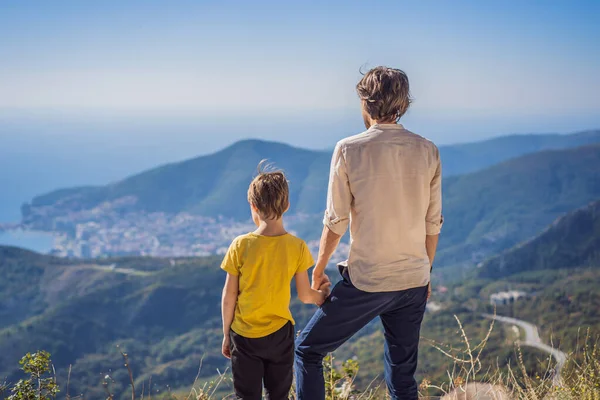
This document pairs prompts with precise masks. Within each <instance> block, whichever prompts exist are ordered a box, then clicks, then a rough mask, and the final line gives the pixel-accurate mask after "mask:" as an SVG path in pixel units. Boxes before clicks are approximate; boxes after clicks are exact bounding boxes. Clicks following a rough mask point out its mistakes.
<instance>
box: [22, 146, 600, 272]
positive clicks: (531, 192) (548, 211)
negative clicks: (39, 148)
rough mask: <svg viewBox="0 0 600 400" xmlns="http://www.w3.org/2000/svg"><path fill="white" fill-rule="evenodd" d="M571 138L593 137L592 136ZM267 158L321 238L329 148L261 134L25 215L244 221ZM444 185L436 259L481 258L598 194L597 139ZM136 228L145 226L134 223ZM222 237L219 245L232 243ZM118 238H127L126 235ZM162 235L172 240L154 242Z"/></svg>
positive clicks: (46, 221)
mask: <svg viewBox="0 0 600 400" xmlns="http://www.w3.org/2000/svg"><path fill="white" fill-rule="evenodd" d="M573 137H574V138H577V140H581V138H586V140H587V139H589V138H590V137H594V135H592V134H578V135H574V136H573ZM599 137H600V136H599ZM519 140H520V139H519ZM555 143H556V142H555ZM264 158H267V159H270V160H271V161H273V162H274V163H275V164H276V165H277V166H279V167H281V168H283V169H284V170H285V171H286V172H287V174H288V177H289V179H290V181H291V202H292V208H291V211H290V214H298V213H301V214H305V215H306V217H305V218H303V219H301V221H300V222H296V223H295V225H294V226H292V229H293V230H294V231H296V232H297V233H298V234H299V235H301V236H302V237H303V238H305V239H307V240H311V239H316V238H317V237H318V235H319V233H320V230H321V229H320V222H319V220H320V215H321V212H322V208H323V207H324V199H325V196H326V190H327V189H326V188H327V179H328V168H329V158H330V155H329V153H328V152H315V151H309V150H301V149H296V148H293V147H290V146H287V145H283V144H278V143H270V142H261V141H255V140H251V141H244V142H239V143H237V144H235V145H233V146H231V147H229V148H227V149H225V150H222V151H221V152H218V153H215V154H213V155H210V156H204V157H199V158H196V159H193V160H188V161H184V162H181V163H176V164H170V165H167V166H163V167H159V168H156V169H154V170H151V171H148V172H145V173H142V174H139V175H136V176H133V177H131V178H127V179H125V180H123V181H120V182H117V183H115V184H111V185H108V186H103V187H87V188H74V189H63V190H59V191H56V192H53V193H50V194H48V195H44V196H40V197H37V198H35V199H34V200H33V201H32V203H31V204H30V205H25V206H24V207H23V222H24V224H25V225H26V226H29V227H31V228H34V229H42V230H58V231H61V230H63V231H65V232H68V233H69V234H71V235H73V236H74V235H75V234H76V231H77V229H78V228H77V224H79V223H80V222H79V221H81V219H80V220H77V219H76V218H77V217H78V216H79V217H80V216H81V215H86V216H87V215H89V216H91V217H94V218H96V217H98V218H99V220H98V222H100V223H103V224H106V221H108V220H109V219H108V218H109V216H108V215H107V216H106V218H105V219H104V220H103V219H102V218H104V217H103V216H102V215H101V213H102V212H103V211H102V210H103V209H104V208H109V209H110V210H111V211H115V212H113V213H112V214H111V215H110V218H111V219H110V221H111V222H110V223H111V224H112V223H114V222H112V221H120V218H121V216H120V215H125V214H126V213H127V212H128V210H135V211H138V212H139V211H143V212H152V211H163V212H167V213H176V212H179V211H187V212H190V213H195V214H200V215H208V216H217V215H223V216H227V217H231V218H234V219H238V220H245V219H247V218H248V205H247V200H246V191H247V185H248V182H249V181H250V180H251V178H252V175H253V173H254V172H255V171H256V165H257V164H258V162H259V161H260V160H261V159H264ZM443 190H444V215H445V218H446V224H445V227H444V229H443V233H442V236H441V239H440V247H439V255H438V265H458V264H464V263H467V264H474V263H478V262H480V261H481V260H483V259H485V258H486V257H487V256H489V255H492V254H496V253H498V252H500V251H503V250H505V249H508V248H510V247H512V246H514V245H516V244H517V243H519V242H521V241H523V240H526V239H528V238H530V237H532V236H534V235H535V234H537V233H538V232H539V231H540V230H541V229H543V228H544V227H545V226H547V225H548V224H550V223H551V222H552V221H553V220H554V219H556V218H557V217H558V216H560V215H562V214H564V213H566V212H569V211H571V210H574V209H576V208H578V207H581V206H584V205H585V204H587V203H589V202H590V201H593V200H595V199H597V198H599V197H600V145H597V144H592V145H587V146H583V147H577V148H568V149H560V150H545V151H541V152H537V153H532V154H526V155H524V156H520V157H518V158H514V159H511V160H508V161H504V162H502V163H500V164H497V165H494V166H491V167H488V168H485V169H483V170H479V171H477V172H473V173H470V174H465V175H459V176H450V177H446V178H445V179H444V182H443ZM109 202H110V203H109ZM92 208H94V209H93V210H92ZM98 213H100V214H98ZM120 213H122V214H120ZM86 218H88V217H86ZM121 219H122V218H121ZM129 225H130V226H133V227H135V226H138V225H137V222H136V221H129ZM132 229H133V228H132ZM86 234H87V233H86ZM152 234H155V233H152ZM177 234H182V233H181V232H178V233H177ZM157 235H160V234H157ZM187 236H189V234H188V235H187ZM222 236H223V235H222ZM225 236H226V235H225ZM225 236H223V238H221V239H222V241H223V243H218V244H217V246H225V245H226V244H225V242H227V241H229V240H231V238H230V237H225ZM221 239H219V240H221ZM111 240H119V241H122V240H125V236H123V237H120V236H119V237H116V238H114V239H111ZM165 240H168V237H164V236H163V237H161V238H160V240H159V239H157V241H159V242H163V243H164V242H165ZM199 240H203V239H199Z"/></svg>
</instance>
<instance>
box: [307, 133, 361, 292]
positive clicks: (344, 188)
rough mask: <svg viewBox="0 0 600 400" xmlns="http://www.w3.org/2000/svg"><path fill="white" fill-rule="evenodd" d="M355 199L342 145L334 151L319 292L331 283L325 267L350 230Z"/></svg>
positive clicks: (315, 284) (316, 278)
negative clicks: (323, 285)
mask: <svg viewBox="0 0 600 400" xmlns="http://www.w3.org/2000/svg"><path fill="white" fill-rule="evenodd" d="M352 200H353V196H352V193H351V192H350V182H349V179H348V171H347V169H346V159H345V156H344V151H343V148H342V145H341V144H340V143H338V144H337V146H335V150H334V151H333V156H332V158H331V167H330V169H329V186H328V189H327V209H326V210H325V217H324V218H323V225H324V227H323V233H322V234H321V243H320V245H319V256H318V258H317V263H316V265H315V269H314V270H313V280H312V287H313V289H318V288H319V287H320V286H321V284H323V283H326V282H329V278H328V277H327V275H325V267H327V264H328V263H329V260H330V259H331V256H332V255H333V252H334V251H335V249H336V248H337V246H338V244H339V243H340V239H341V238H342V236H344V233H345V232H346V230H347V229H348V224H349V222H350V209H351V208H352Z"/></svg>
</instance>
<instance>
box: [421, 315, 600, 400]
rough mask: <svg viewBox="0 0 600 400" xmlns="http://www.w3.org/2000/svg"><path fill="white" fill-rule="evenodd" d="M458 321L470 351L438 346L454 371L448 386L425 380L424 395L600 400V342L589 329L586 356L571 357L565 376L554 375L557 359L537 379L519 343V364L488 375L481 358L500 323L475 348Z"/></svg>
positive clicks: (454, 399) (450, 399)
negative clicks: (527, 365) (526, 362)
mask: <svg viewBox="0 0 600 400" xmlns="http://www.w3.org/2000/svg"><path fill="white" fill-rule="evenodd" d="M455 318H456V321H457V324H458V327H459V331H460V333H461V338H462V341H463V344H464V349H459V350H456V349H452V348H449V349H444V348H443V347H444V345H441V344H439V343H435V342H433V344H432V345H433V347H435V348H436V349H437V350H438V351H440V352H441V353H442V354H444V355H446V356H447V357H448V358H449V359H450V360H452V368H451V369H450V370H448V371H447V376H448V380H447V381H446V382H442V383H439V384H434V383H432V382H429V381H428V380H424V381H423V382H422V383H421V385H420V389H421V392H425V393H427V392H428V391H429V389H435V390H436V391H439V392H441V393H443V396H442V399H443V400H475V399H479V400H488V399H489V400H504V399H506V400H509V399H510V400H563V399H564V400H600V348H599V338H598V337H597V338H595V339H594V338H592V337H591V335H590V332H589V330H588V331H587V334H586V336H585V338H584V340H583V346H582V347H581V349H580V350H579V351H580V353H579V354H578V353H577V352H576V353H572V354H570V356H569V357H568V359H567V364H566V365H565V368H563V371H562V373H561V375H560V376H555V375H554V372H555V371H554V359H553V358H551V357H549V358H548V363H547V365H545V373H543V374H540V375H535V376H531V374H529V373H528V372H527V369H526V367H525V362H524V360H523V353H522V351H521V347H520V346H519V344H518V342H517V343H515V352H516V354H517V365H515V366H511V365H506V366H500V365H497V366H496V367H495V368H494V369H491V370H486V371H482V368H481V365H482V363H481V358H480V357H481V353H482V350H483V349H484V348H485V345H486V343H487V341H488V340H489V337H490V335H491V333H492V330H493V328H494V320H492V322H491V323H490V327H489V329H488V332H487V334H486V336H485V337H484V339H483V340H482V341H481V342H480V343H479V344H477V345H473V344H472V343H471V342H470V340H469V338H468V336H467V334H466V333H465V330H464V329H463V326H462V323H461V322H460V320H459V319H458V317H456V316H455ZM578 347H579V346H578ZM578 360H579V361H578ZM503 367H504V368H503Z"/></svg>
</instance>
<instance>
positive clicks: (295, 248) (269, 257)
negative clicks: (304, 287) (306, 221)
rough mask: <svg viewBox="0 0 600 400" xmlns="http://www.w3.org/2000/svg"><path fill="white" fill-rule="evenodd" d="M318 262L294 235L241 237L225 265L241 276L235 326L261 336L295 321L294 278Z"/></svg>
mask: <svg viewBox="0 0 600 400" xmlns="http://www.w3.org/2000/svg"><path fill="white" fill-rule="evenodd" d="M313 264H314V261H313V258H312V255H311V254H310V251H309V249H308V246H307V245H306V243H305V242H304V241H303V240H302V239H299V238H297V237H295V236H294V235H291V234H289V233H288V234H285V235H281V236H261V235H257V234H255V233H248V234H246V235H242V236H239V237H237V238H236V239H235V240H234V241H233V243H231V246H230V247H229V250H228V251H227V254H226V255H225V258H224V259H223V263H222V264H221V268H222V269H223V270H225V271H226V272H227V273H229V274H231V275H235V276H239V294H238V299H237V305H236V307H235V316H234V318H233V323H232V325H231V329H232V330H233V331H234V332H235V333H237V334H238V335H241V336H244V337H247V338H259V337H264V336H267V335H270V334H272V333H275V332H277V331H278V330H279V329H281V328H282V327H283V326H284V325H285V324H287V323H288V321H291V322H292V323H294V319H293V318H292V313H291V311H290V300H291V288H290V285H291V281H292V279H293V277H294V275H295V274H297V273H299V272H304V271H306V270H308V269H309V268H310V267H311V266H312V265H313Z"/></svg>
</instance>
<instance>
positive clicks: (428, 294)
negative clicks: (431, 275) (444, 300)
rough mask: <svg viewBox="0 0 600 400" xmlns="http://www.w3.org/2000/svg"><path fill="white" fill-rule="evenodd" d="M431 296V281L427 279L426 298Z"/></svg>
mask: <svg viewBox="0 0 600 400" xmlns="http://www.w3.org/2000/svg"><path fill="white" fill-rule="evenodd" d="M430 297H431V281H429V285H427V300H429V298H430Z"/></svg>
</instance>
